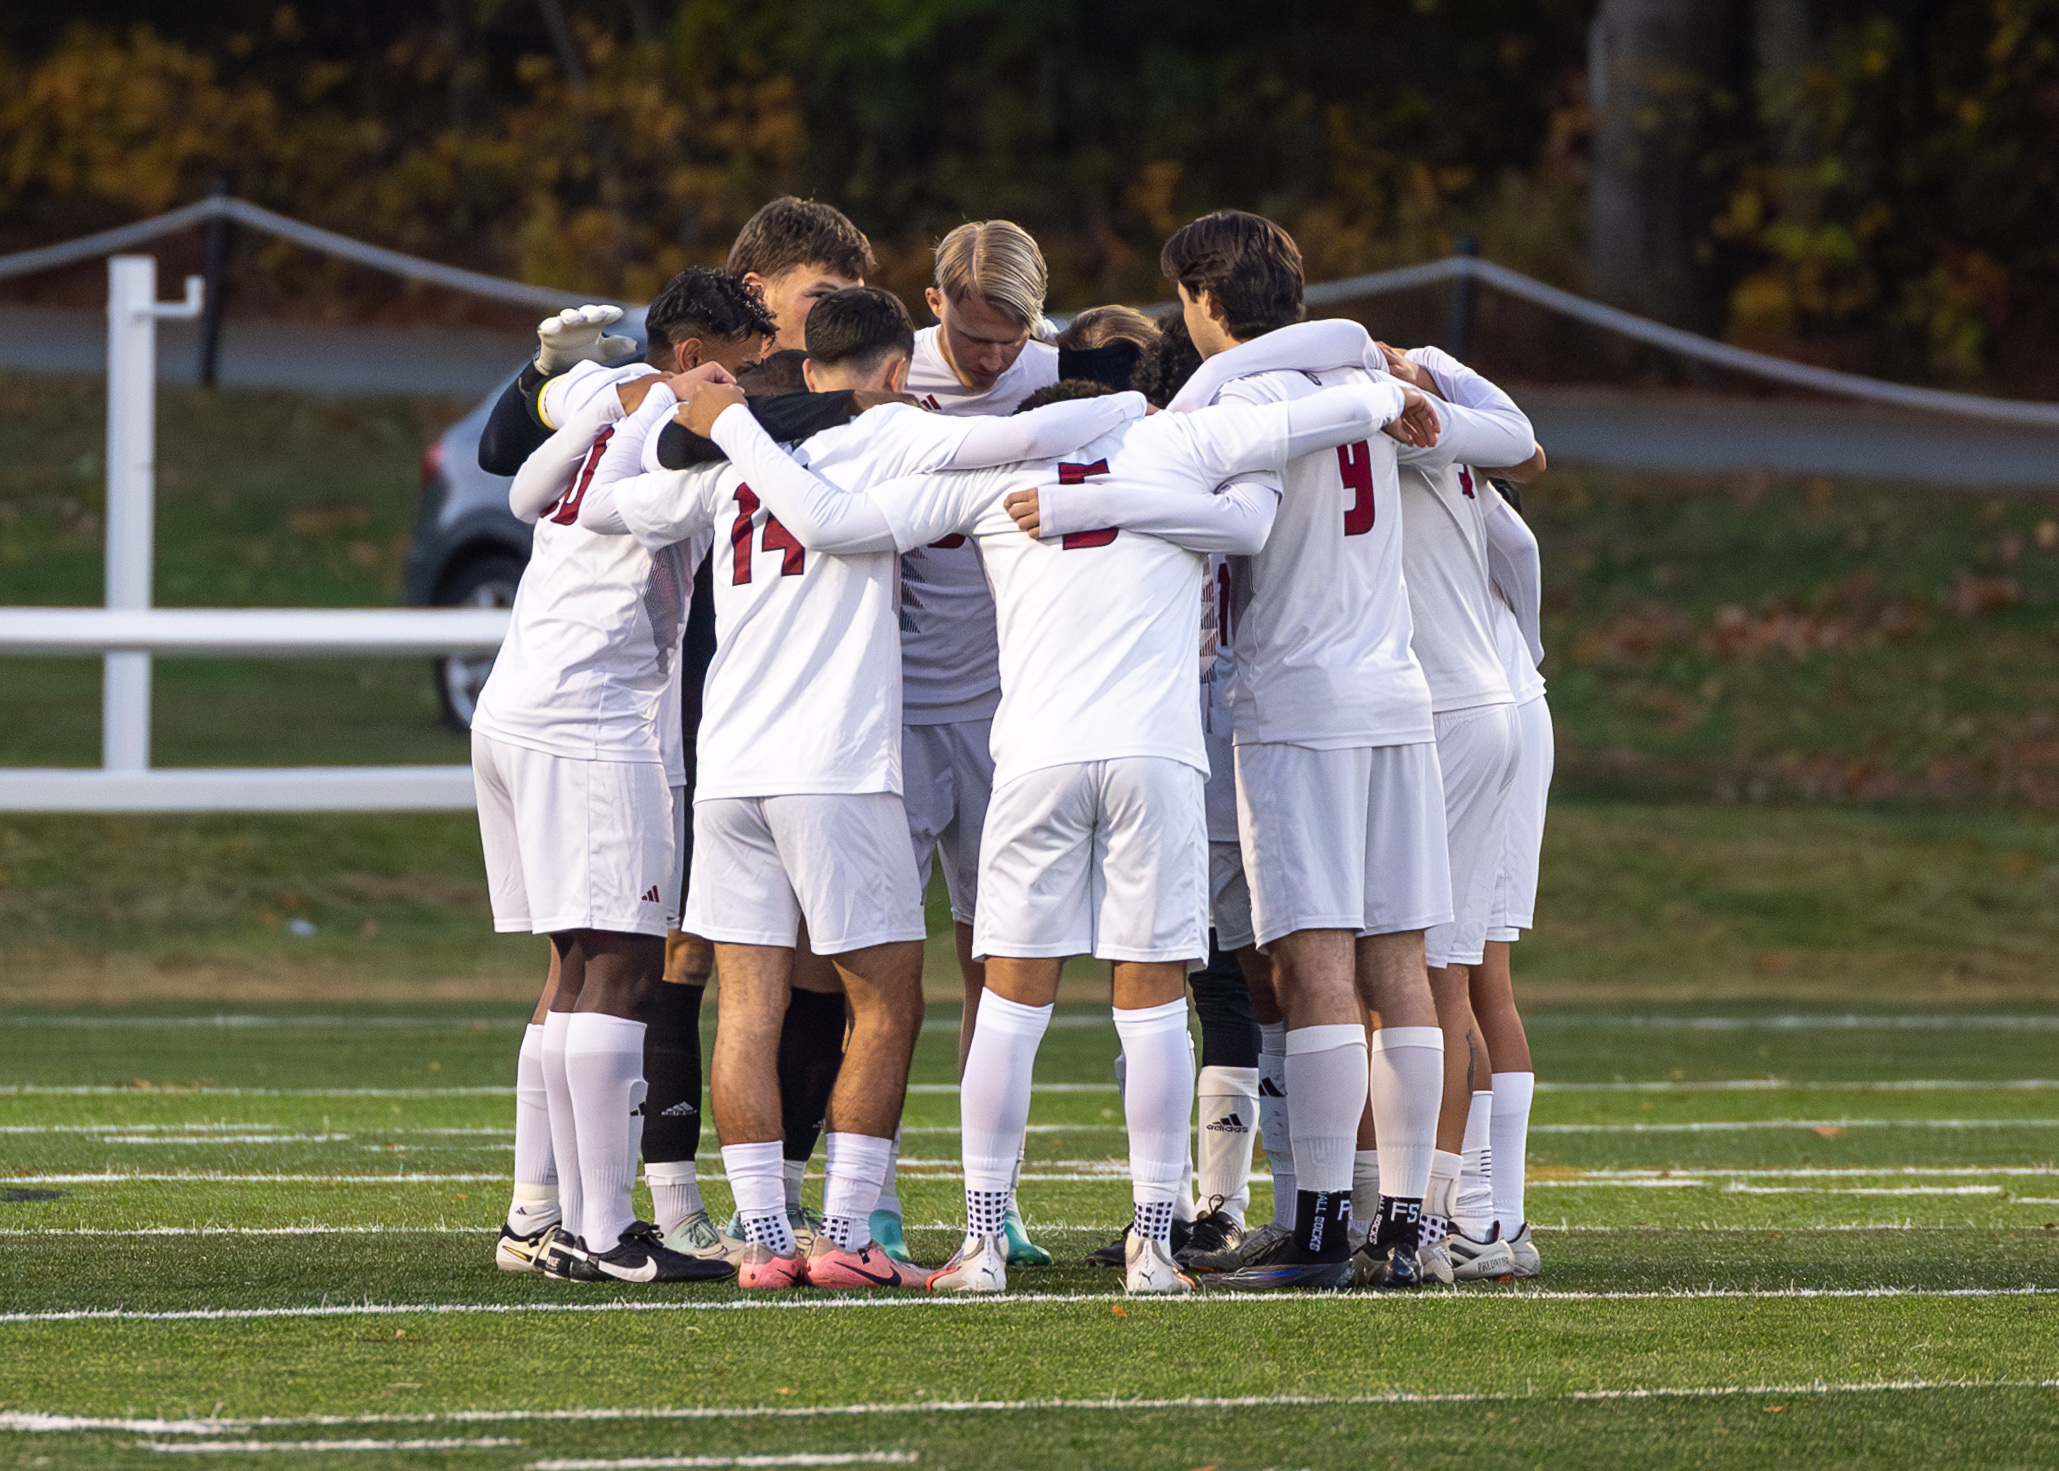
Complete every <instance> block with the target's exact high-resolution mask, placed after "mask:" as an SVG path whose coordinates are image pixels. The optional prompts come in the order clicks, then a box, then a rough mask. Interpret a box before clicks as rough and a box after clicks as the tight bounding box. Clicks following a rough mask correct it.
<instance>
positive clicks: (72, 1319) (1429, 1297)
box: [0, 1287, 2059, 1430]
mask: <svg viewBox="0 0 2059 1471" xmlns="http://www.w3.org/2000/svg"><path fill="white" fill-rule="evenodd" d="M1123 1296H1124V1295H1123V1294H1122V1293H1121V1292H1012V1293H1005V1292H1004V1293H1000V1294H998V1295H995V1296H984V1295H978V1294H975V1295H971V1296H962V1297H960V1296H948V1297H933V1296H929V1295H927V1294H917V1293H910V1294H908V1295H906V1296H899V1295H896V1296H892V1297H887V1296H874V1295H869V1294H857V1295H853V1296H849V1297H809V1298H782V1299H778V1300H767V1299H763V1298H731V1299H725V1300H723V1301H719V1302H669V1301H668V1302H651V1301H648V1300H638V1299H633V1298H632V1299H627V1300H623V1301H615V1302H546V1303H505V1302H451V1303H322V1304H319V1305H311V1306H305V1307H276V1308H171V1309H166V1310H164V1311H161V1312H143V1311H135V1310H131V1309H128V1308H60V1309H52V1310H50V1311H47V1312H32V1313H0V1324H19V1323H103V1322H104V1323H241V1322H253V1321H262V1320H266V1319H275V1318H407V1317H424V1318H438V1317H479V1316H486V1317H506V1316H509V1315H511V1314H522V1313H539V1314H544V1315H546V1316H548V1315H556V1314H565V1313H575V1314H578V1313H749V1312H834V1311H846V1310H863V1309H892V1308H901V1309H909V1310H914V1311H923V1310H936V1311H940V1312H941V1311H950V1310H952V1309H956V1308H978V1307H994V1306H1018V1307H1019V1306H1023V1305H1026V1304H1042V1303H1071V1304H1078V1303H1091V1302H1120V1301H1122V1300H1123ZM1903 1297H1906V1298H1925V1299H1928V1298H1986V1297H2059V1287H1935V1288H1933V1287H1769V1288H1749V1287H1697V1288H1680V1289H1677V1290H1672V1291H1648V1292H1633V1291H1621V1292H1573V1291H1562V1290H1557V1289H1553V1288H1523V1289H1514V1288H1511V1289H1506V1290H1502V1291H1497V1292H1438V1293H1419V1294H1410V1295H1409V1296H1408V1300H1409V1301H1411V1302H1425V1303H1427V1302H1693V1301H1700V1300H1705V1299H1706V1300H1719V1301H1738V1302H1742V1301H1760V1300H1765V1301H1773V1300H1784V1299H1793V1300H1809V1301H1814V1300H1816V1299H1823V1300H1825V1301H1835V1300H1841V1299H1857V1300H1876V1299H1883V1298H1903ZM1395 1300H1396V1298H1394V1297H1393V1296H1391V1295H1387V1294H1381V1293H1363V1292H1358V1293H1352V1292H1266V1293H1232V1292H1219V1291H1218V1292H1198V1293H1190V1294H1187V1295H1184V1296H1180V1297H1167V1298H1163V1299H1160V1301H1161V1302H1162V1303H1163V1304H1164V1305H1165V1306H1168V1307H1172V1306H1179V1305H1186V1304H1192V1303H1212V1304H1216V1305H1219V1306H1225V1307H1243V1306H1246V1305H1248V1304H1254V1303H1257V1304H1263V1303H1269V1302H1274V1303H1276V1302H1282V1301H1290V1302H1291V1301H1298V1302H1321V1303H1356V1304H1359V1305H1360V1306H1362V1307H1363V1306H1366V1305H1369V1304H1372V1303H1377V1302H1391V1301H1395ZM6 1428H7V1426H6V1423H5V1415H4V1413H0V1430H4V1429H6Z"/></svg>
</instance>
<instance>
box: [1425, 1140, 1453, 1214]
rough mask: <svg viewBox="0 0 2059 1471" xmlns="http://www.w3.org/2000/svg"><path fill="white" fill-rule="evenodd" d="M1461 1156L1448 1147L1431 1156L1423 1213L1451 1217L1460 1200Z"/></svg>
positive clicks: (1436, 1151)
mask: <svg viewBox="0 0 2059 1471" xmlns="http://www.w3.org/2000/svg"><path fill="white" fill-rule="evenodd" d="M1458 1172H1459V1157H1458V1156H1457V1155H1456V1154H1453V1153H1452V1152H1451V1151H1450V1150H1448V1149H1439V1150H1435V1151H1433V1152H1432V1154H1431V1156H1430V1186H1429V1189H1428V1190H1427V1191H1425V1192H1424V1194H1423V1214H1424V1215H1426V1216H1440V1217H1442V1218H1443V1219H1445V1220H1447V1221H1448V1220H1450V1219H1451V1214H1452V1210H1453V1209H1454V1207H1455V1206H1456V1205H1457V1202H1458Z"/></svg>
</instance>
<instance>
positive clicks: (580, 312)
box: [536, 306, 636, 376]
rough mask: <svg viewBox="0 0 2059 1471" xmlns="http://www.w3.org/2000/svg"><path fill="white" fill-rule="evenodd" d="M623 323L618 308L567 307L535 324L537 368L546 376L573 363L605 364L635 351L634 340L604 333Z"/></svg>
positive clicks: (563, 369) (560, 370)
mask: <svg viewBox="0 0 2059 1471" xmlns="http://www.w3.org/2000/svg"><path fill="white" fill-rule="evenodd" d="M621 320H622V308H620V307H619V306H568V307H566V308H565V309H564V310H563V311H561V312H559V313H558V314H557V315H556V316H555V317H545V318H544V319H543V320H542V321H541V322H539V323H537V324H536V340H537V343H538V347H537V352H536V366H537V368H538V369H539V370H541V371H542V372H543V373H544V374H545V375H546V376H548V375H550V374H553V373H562V372H564V371H565V370H566V369H567V368H569V367H571V366H572V365H573V364H574V363H604V362H607V361H608V360H609V359H611V358H620V357H627V356H628V355H629V354H630V353H633V352H635V351H636V339H635V338H634V337H610V336H608V335H607V329H608V328H610V327H612V326H614V325H615V323H617V322H619V321H621Z"/></svg>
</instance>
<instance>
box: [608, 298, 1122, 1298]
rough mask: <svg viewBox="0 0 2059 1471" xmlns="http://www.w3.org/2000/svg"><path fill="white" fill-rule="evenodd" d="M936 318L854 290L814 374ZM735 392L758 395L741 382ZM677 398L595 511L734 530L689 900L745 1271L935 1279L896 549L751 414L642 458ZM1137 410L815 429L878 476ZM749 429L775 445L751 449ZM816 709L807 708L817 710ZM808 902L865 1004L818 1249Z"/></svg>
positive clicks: (724, 573) (905, 419)
mask: <svg viewBox="0 0 2059 1471" xmlns="http://www.w3.org/2000/svg"><path fill="white" fill-rule="evenodd" d="M913 335H914V334H913V330H912V328H911V327H910V326H909V324H908V319H907V314H906V312H905V311H904V310H903V309H902V307H901V305H900V303H899V302H898V301H897V300H895V299H894V298H893V297H892V296H890V295H888V294H887V293H885V292H882V291H877V290H872V289H869V288H854V289H851V290H848V291H844V292H839V293H836V294H835V295H833V296H831V297H829V298H826V299H825V300H824V301H823V302H821V303H819V304H818V305H817V306H816V307H815V308H814V311H813V313H812V315H811V317H810V321H809V327H808V342H809V361H808V365H807V366H808V377H809V381H810V382H811V383H812V384H813V385H815V386H816V387H818V388H838V389H859V388H862V389H874V390H885V391H889V392H891V391H892V390H893V389H894V388H895V387H897V386H898V384H899V383H900V381H901V380H902V377H903V375H904V374H905V372H906V369H907V362H908V358H909V355H910V352H911V350H912V346H913ZM732 401H734V402H736V403H737V404H739V405H741V403H742V397H741V395H740V394H733V400H732ZM727 406H728V405H727V403H725V405H724V407H727ZM673 407H674V404H673V401H672V400H671V399H670V397H669V395H668V393H667V391H666V389H665V388H664V387H662V386H661V387H659V388H655V389H653V390H652V392H651V396H650V398H649V400H647V401H646V403H645V405H644V407H643V408H642V409H640V410H639V411H638V413H637V414H636V415H635V416H633V418H632V419H631V420H630V421H629V422H628V423H627V424H626V425H625V426H624V428H623V430H622V432H621V434H620V435H619V436H618V438H617V441H616V442H615V443H614V444H612V445H611V446H610V447H609V449H608V452H607V456H606V457H605V458H604V460H603V463H602V466H601V469H600V472H599V474H598V475H597V476H596V479H595V486H596V488H595V490H594V491H593V492H592V493H591V494H590V495H589V496H588V498H587V500H586V502H585V503H584V505H583V506H582V509H581V512H580V516H581V520H582V523H584V524H586V525H589V526H591V527H593V528H594V529H597V530H603V531H612V532H618V533H619V532H624V531H627V532H631V533H633V534H634V535H635V536H636V538H637V539H638V540H639V541H640V542H641V543H643V544H645V545H647V546H651V547H660V546H666V545H671V544H674V543H676V542H678V541H680V540H682V539H685V538H688V537H691V536H695V535H698V534H701V533H702V532H704V531H705V530H707V529H709V528H711V527H718V526H719V527H720V528H722V529H723V531H724V532H725V534H726V535H727V537H728V542H729V551H728V552H727V553H726V554H725V555H724V558H723V568H722V570H721V571H720V572H719V573H718V575H717V577H716V579H715V597H716V612H717V618H718V632H719V638H718V644H717V651H716V656H715V662H714V664H713V665H712V666H711V668H710V670H709V676H708V689H707V701H706V708H705V712H704V717H703V727H702V732H701V748H702V749H701V770H700V785H699V787H698V789H697V791H696V795H695V812H694V822H695V831H696V839H695V851H696V864H695V868H694V872H693V874H692V876H691V879H690V881H689V891H688V899H687V915H688V925H689V927H690V928H692V929H694V930H695V931H696V932H698V933H705V934H707V935H708V936H709V938H710V939H712V940H713V941H714V942H715V945H716V951H717V963H718V966H719V968H720V969H721V972H722V976H723V986H724V997H723V1006H722V1015H721V1020H720V1024H719V1027H718V1031H717V1036H716V1067H715V1105H716V1125H717V1129H718V1131H719V1132H720V1134H721V1136H722V1139H723V1160H724V1164H725V1166H726V1167H727V1170H728V1174H729V1179H730V1183H731V1186H732V1189H733V1190H734V1192H735V1195H736V1199H737V1208H738V1213H739V1215H740V1217H741V1221H742V1225H743V1227H744V1230H745V1231H746V1233H747V1236H748V1239H749V1245H748V1247H747V1248H746V1250H745V1252H744V1255H743V1259H742V1261H741V1263H740V1265H739V1269H738V1273H739V1281H740V1283H741V1284H742V1285H743V1286H745V1287H747V1288H762V1287H792V1286H797V1285H801V1284H802V1283H807V1284H810V1285H815V1286H826V1287H865V1286H919V1285H921V1282H922V1280H923V1275H922V1273H920V1272H919V1271H918V1270H916V1269H915V1268H914V1267H912V1266H910V1265H907V1264H902V1263H898V1262H895V1261H894V1260H892V1259H891V1258H889V1257H888V1256H887V1255H886V1254H885V1252H884V1251H883V1250H881V1249H880V1248H879V1247H878V1246H877V1245H876V1244H875V1243H874V1242H873V1240H872V1238H871V1234H870V1216H871V1213H872V1210H873V1207H874V1205H875V1203H876V1200H877V1197H878V1193H879V1189H880V1185H881V1182H882V1179H883V1176H884V1173H885V1167H886V1160H887V1151H888V1147H889V1143H890V1139H891V1136H892V1134H893V1132H894V1129H895V1127H896V1125H897V1123H898V1120H899V1116H900V1110H901V1102H902V1097H903V1093H904V1091H905V1087H906V1081H907V1067H908V1059H909V1055H910V1053H911V1052H912V1049H913V1046H914V1042H915V1037H916V1033H917V1031H918V1030H919V1027H920V1023H921V1014H922V993H921V986H920V978H921V953H922V946H921V939H922V935H923V927H922V915H921V897H920V891H919V889H918V888H917V884H916V875H915V864H914V850H913V847H912V846H911V844H910V843H909V841H908V828H907V820H906V815H905V812H904V811H903V807H902V799H901V792H900V786H901V761H900V755H901V752H900V745H901V741H900V737H901V725H900V689H901V682H900V668H899V666H900V653H899V636H898V630H897V627H896V620H895V618H894V613H893V589H894V583H895V561H896V558H895V555H894V551H893V548H892V546H891V545H890V544H887V543H882V545H880V546H877V547H869V548H864V549H856V550H853V551H852V552H851V554H849V555H839V556H819V555H814V554H812V553H810V552H809V551H808V550H807V549H806V548H805V547H804V545H803V544H802V543H800V542H798V541H797V540H795V538H794V535H793V533H792V532H790V531H789V530H788V529H787V528H786V527H785V526H784V525H783V524H782V523H781V521H780V520H779V519H778V517H777V516H776V515H775V514H772V513H771V512H770V511H769V510H768V503H769V502H770V501H771V500H772V499H773V498H774V497H773V496H772V495H771V493H770V492H766V491H765V488H764V487H765V476H764V474H763V469H764V465H763V461H764V459H765V458H766V457H767V456H769V457H770V458H772V459H773V460H775V461H776V462H777V464H778V465H779V466H781V467H785V468H788V469H793V470H797V469H798V467H796V466H795V465H794V462H793V461H792V460H790V459H789V458H788V457H787V456H786V454H785V452H784V451H783V450H780V449H779V448H778V447H777V446H776V445H775V444H774V443H773V441H772V440H770V439H769V438H767V437H766V436H765V434H764V432H763V431H762V430H760V429H759V428H758V426H757V423H756V421H755V420H754V419H753V418H751V416H750V415H749V414H748V413H745V414H732V415H728V416H726V417H725V418H724V419H723V425H722V432H720V433H718V434H715V435H713V436H712V437H714V438H715V439H716V441H717V442H718V443H720V444H722V446H723V447H724V448H725V449H726V450H728V451H729V453H730V454H731V456H732V460H733V463H731V464H729V465H718V466H715V467H712V468H711V469H706V470H700V471H688V472H669V471H663V470H658V471H655V472H652V473H645V474H638V473H636V472H638V471H639V470H641V469H643V468H644V459H643V456H644V449H645V445H646V443H647V442H648V441H649V439H650V437H651V435H652V432H653V431H654V430H655V428H656V426H657V424H658V423H659V422H661V421H662V420H663V419H664V418H665V417H667V416H668V415H670V413H671V412H672V410H673ZM703 407H705V406H703ZM1118 417H1120V414H1119V410H1117V409H1116V408H1114V407H1111V406H1103V405H1067V406H1064V407H1063V408H1061V409H1056V410H1053V411H1050V412H1048V413H1046V414H1045V415H1043V416H1039V417H1037V418H1036V419H1034V420H1031V419H1024V420H1017V421H980V420H965V419H959V420H951V419H946V418H943V417H941V416H937V415H933V414H927V413H923V412H922V411H920V410H918V409H915V408H913V407H912V406H907V405H901V404H894V405H889V406H886V407H884V408H880V409H875V410H873V411H872V412H871V413H870V414H867V415H863V416H861V417H860V418H859V419H858V420H856V421H854V422H853V423H852V424H850V425H849V426H846V427H845V428H844V429H840V430H834V431H830V432H828V433H825V434H821V435H817V436H815V437H813V438H811V439H810V440H808V441H807V442H806V444H805V445H804V446H803V450H804V452H805V453H806V455H807V456H808V458H809V460H810V462H811V463H812V464H814V465H815V466H816V467H817V468H818V469H820V470H821V471H822V472H823V473H825V474H829V475H843V476H848V477H850V478H851V479H853V480H854V482H863V481H865V480H867V479H870V478H879V477H882V476H890V475H897V474H908V473H912V472H915V471H920V470H924V469H933V468H939V467H943V466H948V465H952V464H964V463H972V464H977V463H981V462H982V460H983V459H997V460H1001V461H1013V460H1017V459H1020V458H1022V457H1023V456H1024V455H1025V454H1028V453H1041V454H1046V455H1048V454H1054V453H1059V452H1061V448H1060V447H1063V446H1070V445H1073V444H1078V443H1081V442H1084V441H1085V440H1086V439H1089V438H1092V437H1093V436H1094V435H1096V434H1099V433H1100V432H1102V431H1103V429H1105V428H1106V427H1107V425H1108V424H1110V423H1112V422H1114V421H1115V419H1117V418H1118ZM713 418H714V415H712V414H709V415H706V416H705V417H704V419H703V421H702V422H701V423H698V424H697V423H696V422H695V421H694V420H693V419H692V418H691V417H690V416H689V418H688V419H687V427H688V428H690V429H694V430H695V431H696V432H699V431H700V430H701V429H704V428H712V427H714V425H713ZM739 445H741V446H742V447H743V448H744V449H746V450H750V451H755V452H756V453H755V455H754V456H745V455H741V454H739ZM754 542H755V543H756V550H755V551H754V550H753V544H754ZM801 710H805V712H806V719H805V720H797V719H795V712H796V711H801ZM803 920H805V922H806V924H807V926H808V933H809V936H810V938H811V940H812V942H813V943H814V945H815V946H816V948H817V949H818V950H820V951H821V952H822V953H823V954H825V955H828V956H830V957H832V959H833V960H834V961H835V963H836V965H837V969H838V971H839V972H840V974H841V977H842V979H843V981H844V985H845V989H846V992H847V994H848V995H849V997H850V1001H851V1006H852V1018H853V1019H852V1026H851V1035H850V1041H849V1043H848V1046H847V1047H846V1050H845V1055H844V1065H843V1069H842V1073H841V1075H840V1076H839V1078H838V1081H837V1084H836V1088H835V1091H834V1093H833V1095H832V1097H831V1100H830V1107H829V1115H828V1118H829V1129H830V1135H829V1145H830V1152H829V1185H828V1189H827V1190H826V1192H825V1196H824V1202H825V1203H824V1225H823V1233H822V1235H821V1236H819V1237H818V1238H817V1240H816V1242H815V1244H814V1246H813V1248H812V1249H811V1250H810V1251H809V1252H808V1253H807V1255H806V1256H805V1257H803V1255H802V1253H801V1252H800V1251H799V1250H798V1244H797V1242H796V1241H795V1240H794V1238H793V1235H792V1233H791V1231H790V1228H789V1226H788V1223H787V1220H786V1216H785V1214H784V1199H783V1195H782V1192H781V1190H780V1174H781V1171H780V1167H779V1166H780V1159H779V1154H780V1147H779V1138H780V1132H781V1131H780V1129H779V1127H778V1124H777V1122H776V1121H777V1120H778V1118H779V1108H778V1101H779V1100H778V1090H777V1088H776V1086H775V1083H774V1079H773V1076H772V1073H773V1069H772V1066H771V1064H772V1060H773V1054H774V1052H775V1051H776V1047H777V1034H778V1018H779V1017H780V1016H781V1014H783V1012H784V1010H785V1007H786V1003H787V995H786V991H787V984H788V982H787V976H788V974H789V972H790V969H791V966H792V955H793V944H794V939H795V933H796V929H797V926H798V925H799V924H800V923H801V922H802V921H803Z"/></svg>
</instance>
